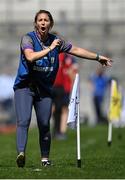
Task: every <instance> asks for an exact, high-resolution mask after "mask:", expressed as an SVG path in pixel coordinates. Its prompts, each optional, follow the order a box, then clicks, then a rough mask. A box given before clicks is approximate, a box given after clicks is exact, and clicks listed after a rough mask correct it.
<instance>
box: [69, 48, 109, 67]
mask: <svg viewBox="0 0 125 180" xmlns="http://www.w3.org/2000/svg"><path fill="white" fill-rule="evenodd" d="M69 53H70V54H72V55H74V56H77V57H80V58H85V59H90V60H95V61H98V62H99V63H101V64H102V65H103V66H111V62H112V60H111V59H109V58H107V57H105V56H101V55H98V54H96V53H93V52H91V51H88V50H86V49H83V48H79V47H76V46H72V48H71V49H70V51H69Z"/></svg>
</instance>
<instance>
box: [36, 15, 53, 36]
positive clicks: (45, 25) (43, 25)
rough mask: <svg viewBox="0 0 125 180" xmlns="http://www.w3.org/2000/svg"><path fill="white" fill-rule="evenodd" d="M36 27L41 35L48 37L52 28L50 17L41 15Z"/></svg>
mask: <svg viewBox="0 0 125 180" xmlns="http://www.w3.org/2000/svg"><path fill="white" fill-rule="evenodd" d="M35 27H36V29H37V30H38V32H39V33H40V34H41V35H47V34H48V32H49V30H50V28H51V21H50V18H49V16H48V15H47V14H46V13H41V14H39V15H38V17H37V20H36V22H35Z"/></svg>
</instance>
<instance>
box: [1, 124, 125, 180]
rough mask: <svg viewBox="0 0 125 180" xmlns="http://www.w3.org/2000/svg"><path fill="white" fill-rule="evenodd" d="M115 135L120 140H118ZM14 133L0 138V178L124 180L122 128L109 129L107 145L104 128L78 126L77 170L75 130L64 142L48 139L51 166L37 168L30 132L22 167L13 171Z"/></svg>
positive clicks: (37, 155)
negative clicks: (79, 140) (79, 132)
mask: <svg viewBox="0 0 125 180" xmlns="http://www.w3.org/2000/svg"><path fill="white" fill-rule="evenodd" d="M119 132H121V134H122V138H121V139H118V135H119ZM15 139H16V136H15V134H9V135H2V134H1V135H0V178H1V179H20V178H22V179H104V178H105V179H121V178H125V129H124V128H123V129H120V131H119V129H115V128H113V141H112V145H111V146H110V147H109V146H107V126H97V127H93V128H90V127H86V126H81V160H82V167H81V168H77V161H76V131H74V130H68V138H67V140H65V141H57V140H52V147H51V154H50V159H51V160H52V161H53V163H54V165H53V166H52V167H47V168H45V167H41V166H40V151H39V145H38V131H37V130H36V129H30V131H29V139H28V145H27V151H26V166H25V168H17V166H16V163H15V159H16V144H15V141H16V140H15Z"/></svg>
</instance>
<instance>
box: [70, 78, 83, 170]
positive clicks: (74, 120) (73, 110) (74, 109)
mask: <svg viewBox="0 0 125 180" xmlns="http://www.w3.org/2000/svg"><path fill="white" fill-rule="evenodd" d="M79 94H80V92H79V74H76V77H75V81H74V84H73V89H72V93H71V98H70V103H69V114H68V120H67V124H70V125H71V126H72V125H73V126H76V128H77V167H79V168H81V153H80V119H79V104H80V98H79ZM73 126H72V127H73Z"/></svg>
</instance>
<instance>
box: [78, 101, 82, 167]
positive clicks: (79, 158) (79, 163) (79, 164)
mask: <svg viewBox="0 0 125 180" xmlns="http://www.w3.org/2000/svg"><path fill="white" fill-rule="evenodd" d="M77 108H78V111H77V112H78V114H77V167H78V168H81V153H80V119H79V102H78V104H77Z"/></svg>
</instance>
